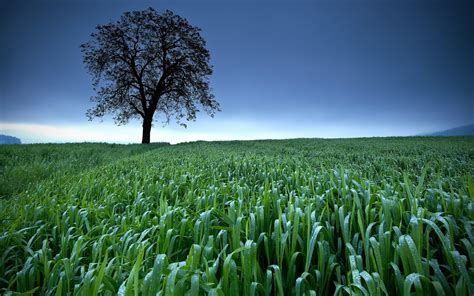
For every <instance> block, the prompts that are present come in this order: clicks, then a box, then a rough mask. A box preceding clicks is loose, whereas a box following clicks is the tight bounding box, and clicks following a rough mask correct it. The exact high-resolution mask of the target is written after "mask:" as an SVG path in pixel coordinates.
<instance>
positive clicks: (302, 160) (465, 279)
mask: <svg viewBox="0 0 474 296" xmlns="http://www.w3.org/2000/svg"><path fill="white" fill-rule="evenodd" d="M473 144H474V138H472V137H471V138H449V139H448V138H406V139H401V138H391V139H357V140H304V139H303V140H284V141H248V142H213V143H205V142H200V143H191V144H183V145H177V146H169V147H162V148H160V149H157V150H153V151H149V152H146V153H142V154H139V155H135V156H132V157H129V158H126V159H123V160H120V161H115V162H111V163H109V164H106V165H104V166H100V167H98V168H96V169H94V168H93V169H91V170H88V171H86V172H84V173H81V174H76V175H73V176H71V178H70V179H69V180H68V182H66V183H65V179H64V178H62V177H61V176H56V177H52V178H48V179H47V180H44V181H42V182H41V185H42V186H37V187H36V188H35V190H34V191H32V192H24V193H22V194H20V196H19V197H18V198H15V199H9V200H4V201H2V203H1V209H0V211H1V215H2V216H3V217H5V220H4V222H3V224H2V225H0V226H1V228H2V229H3V230H2V233H3V234H2V236H1V240H0V253H3V254H5V255H4V256H3V257H2V261H1V262H0V267H1V268H0V277H1V279H2V280H1V282H0V292H1V291H2V290H1V289H2V288H3V289H4V291H6V290H14V291H28V290H31V289H34V288H35V287H37V289H38V290H36V291H37V293H39V292H41V293H46V292H57V291H58V289H59V287H61V289H62V290H63V292H64V291H66V290H67V291H75V293H79V294H81V293H82V294H84V293H91V292H93V291H96V290H94V289H99V291H100V292H101V294H105V293H107V291H109V292H110V293H116V292H117V291H118V290H119V289H122V290H123V291H130V292H132V291H136V292H138V291H139V290H140V291H142V292H144V293H145V294H147V292H150V291H151V290H154V289H155V288H156V289H158V290H160V289H163V291H165V292H168V293H175V294H181V292H184V291H188V290H192V291H195V290H196V289H197V290H200V291H201V292H205V291H207V292H215V293H224V294H225V295H231V294H237V293H240V294H242V293H243V294H245V295H247V294H250V293H251V292H252V291H254V290H256V291H260V292H264V291H265V292H267V291H271V292H272V293H277V292H282V293H285V294H288V293H297V292H298V291H300V292H302V293H303V292H309V291H310V290H314V291H316V292H317V293H318V294H332V293H334V292H335V291H339V292H344V293H349V292H350V291H353V292H358V291H363V290H365V291H368V293H370V294H372V293H375V291H376V289H375V288H374V287H375V286H377V287H383V289H382V290H386V291H389V292H390V294H392V293H393V292H396V293H397V294H403V291H404V289H415V288H414V287H413V288H412V285H414V286H416V289H418V290H421V289H422V290H423V292H424V293H434V292H436V293H439V294H442V293H445V294H446V295H449V294H454V293H458V294H459V293H461V294H463V293H470V292H472V291H473V290H472V289H473V288H472V283H471V279H470V277H472V276H473V275H474V271H473V268H474V266H473V262H472V260H473V256H474V249H473V248H472V244H474V241H473V233H472V221H473V220H474V212H473V211H474V207H473V198H474V196H473V194H474V192H471V193H469V191H470V190H472V189H473V188H472V187H471V189H470V188H469V185H468V184H469V181H468V180H469V178H472V175H473V173H474V166H473V161H474V145H473ZM58 149H59V148H58ZM86 166H87V165H86ZM105 254H107V255H105ZM159 254H162V255H159ZM64 260H66V261H64ZM45 262H47V264H45ZM177 262H182V263H180V264H177ZM102 263H103V264H102ZM160 266H162V267H163V268H164V269H163V270H162V271H159V270H160ZM148 272H150V276H149V277H148V278H145V275H146V274H147V273H148ZM152 274H153V277H152V276H151V275H152ZM129 275H130V276H129ZM152 278H155V279H157V280H155V281H154V280H151V279H152ZM91 282H92V283H93V284H91ZM147 289H148V290H147ZM193 289H194V290H193ZM374 289H375V290H374ZM382 292H383V291H382ZM151 294H153V293H151ZM151 294H150V295H151Z"/></svg>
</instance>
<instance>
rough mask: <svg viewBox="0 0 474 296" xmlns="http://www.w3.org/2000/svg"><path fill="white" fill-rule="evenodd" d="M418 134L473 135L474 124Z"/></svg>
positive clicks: (434, 135)
mask: <svg viewBox="0 0 474 296" xmlns="http://www.w3.org/2000/svg"><path fill="white" fill-rule="evenodd" d="M420 136H433V137H449V136H474V124H469V125H463V126H459V127H455V128H451V129H447V130H444V131H439V132H434V133H426V134H421V135H420Z"/></svg>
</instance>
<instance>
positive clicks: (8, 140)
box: [0, 135, 21, 144]
mask: <svg viewBox="0 0 474 296" xmlns="http://www.w3.org/2000/svg"><path fill="white" fill-rule="evenodd" d="M0 144H21V140H20V139H18V138H16V137H12V136H7V135H0Z"/></svg>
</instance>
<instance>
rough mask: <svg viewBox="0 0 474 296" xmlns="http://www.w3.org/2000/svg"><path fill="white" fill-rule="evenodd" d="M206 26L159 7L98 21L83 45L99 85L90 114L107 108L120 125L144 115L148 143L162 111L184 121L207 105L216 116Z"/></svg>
mask: <svg viewBox="0 0 474 296" xmlns="http://www.w3.org/2000/svg"><path fill="white" fill-rule="evenodd" d="M200 31H201V30H200V29H199V28H198V27H194V26H192V25H190V24H189V23H188V21H187V20H186V19H184V18H182V17H180V16H178V15H176V14H173V12H171V11H169V10H166V11H165V12H164V13H162V14H160V13H158V12H157V11H156V10H154V9H153V8H149V9H147V10H144V11H133V12H126V13H124V14H123V15H122V16H121V18H120V20H119V21H117V22H114V23H108V24H106V25H98V26H97V27H96V31H95V32H93V33H92V34H91V40H90V41H89V42H86V43H84V44H82V45H81V50H82V53H83V57H84V64H85V65H86V68H87V69H88V71H89V73H90V74H91V75H92V76H93V78H94V79H93V80H94V83H93V85H94V91H96V95H95V96H94V97H92V98H91V101H92V102H94V103H96V105H95V106H94V107H93V108H91V109H89V110H88V111H87V117H88V118H89V120H92V119H93V118H94V117H103V116H104V115H106V114H112V115H113V118H114V120H115V123H116V124H117V125H123V124H126V123H128V122H129V120H130V119H142V120H143V134H142V143H150V131H151V127H152V122H153V116H154V115H155V114H156V113H161V114H162V115H164V117H165V119H166V120H165V123H168V122H169V121H170V119H171V118H173V117H174V118H175V119H176V122H177V123H179V124H181V125H183V126H184V127H186V124H185V123H184V122H183V121H184V120H186V121H191V120H195V119H196V115H197V113H198V112H199V110H200V109H201V108H202V109H203V110H205V111H206V113H208V114H209V115H210V116H211V117H213V116H214V114H215V112H216V111H220V109H219V103H218V102H217V101H216V100H215V99H214V95H213V94H212V93H211V89H210V87H209V77H210V75H211V74H212V66H211V65H210V64H209V58H210V56H209V51H208V50H207V49H206V47H205V46H206V42H205V40H204V39H203V38H202V37H201V35H200V34H199V32H200Z"/></svg>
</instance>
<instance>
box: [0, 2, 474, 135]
mask: <svg viewBox="0 0 474 296" xmlns="http://www.w3.org/2000/svg"><path fill="white" fill-rule="evenodd" d="M149 6H152V7H153V8H155V9H157V10H159V11H162V10H164V9H171V10H172V11H174V12H175V13H177V14H179V15H181V16H182V17H185V18H187V19H188V20H189V22H190V23H191V24H193V25H196V26H198V27H200V28H201V29H202V35H203V36H204V38H205V39H206V41H207V45H208V49H209V50H210V52H211V63H212V64H213V66H214V75H213V77H212V79H211V86H212V87H213V89H214V94H215V96H216V99H217V100H218V101H219V102H220V104H221V108H222V112H220V113H218V114H217V115H216V117H215V118H210V117H208V116H207V115H206V114H205V113H202V114H200V115H201V116H198V119H197V121H196V122H192V123H190V124H189V125H188V128H187V129H184V128H182V127H180V126H178V125H176V124H171V125H169V126H165V127H163V125H162V124H161V121H160V120H159V119H158V122H157V123H156V124H155V126H154V128H153V130H152V141H168V142H172V143H175V142H182V141H193V140H217V139H219V140H221V139H222V140H224V139H255V138H295V137H328V138H333V137H359V136H390V135H414V134H419V133H423V132H430V131H436V130H443V129H447V128H452V127H456V126H459V125H464V124H470V123H473V121H474V120H473V116H472V114H474V1H470V0H466V1H452V0H446V1H436V0H431V1H428V0H419V1H416V0H413V1H408V0H373V1H368V0H365V1H358V0H332V1H329V0H326V1H317V0H313V1H309V0H308V1H304V0H299V1H298V0H296V1H294V0H293V1H278V0H277V1H270V0H260V1H237V0H234V1H233V0H224V1H222V0H221V1H218V0H214V1H210V0H209V1H192V0H188V1H184V0H182V1H151V2H147V1H117V0H115V1H112V0H110V1H73V0H69V1H52V0H51V1H22V0H16V1H8V0H0V38H1V40H2V41H1V42H2V45H1V46H0V65H1V68H0V104H1V105H0V133H2V134H10V135H14V136H19V137H20V138H22V140H23V141H24V142H64V141H108V142H126V143H128V142H139V141H140V139H141V124H140V122H138V121H137V122H132V123H130V124H129V125H127V126H121V127H116V126H114V124H113V120H112V119H111V118H104V120H103V122H101V121H100V120H94V121H93V122H89V121H88V120H87V118H86V117H85V112H86V110H87V108H89V107H90V106H91V103H90V102H89V97H90V96H91V95H93V90H92V84H91V82H92V80H91V77H90V76H89V75H88V74H87V72H86V70H85V68H84V66H83V64H82V55H81V51H80V49H79V45H80V44H82V43H84V42H86V41H88V40H89V34H90V33H91V32H92V31H93V30H94V28H95V26H96V25H97V24H104V23H107V22H108V21H110V20H117V19H118V18H119V17H120V15H121V14H122V13H123V12H125V11H130V10H142V9H146V8H147V7H149Z"/></svg>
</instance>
